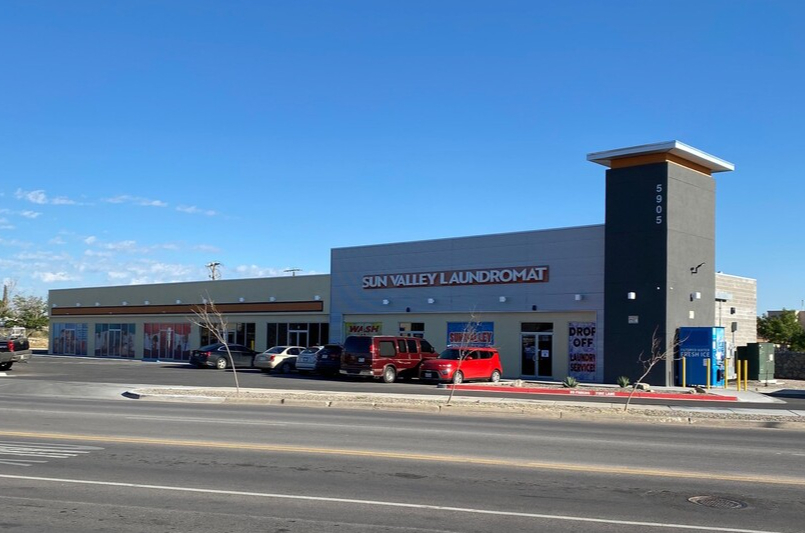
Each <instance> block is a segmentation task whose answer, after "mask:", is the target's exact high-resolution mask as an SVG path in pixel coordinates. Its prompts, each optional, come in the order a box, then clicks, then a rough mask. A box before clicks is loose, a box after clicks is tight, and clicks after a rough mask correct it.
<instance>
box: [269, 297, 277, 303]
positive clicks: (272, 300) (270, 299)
mask: <svg viewBox="0 0 805 533" xmlns="http://www.w3.org/2000/svg"><path fill="white" fill-rule="evenodd" d="M268 301H269V302H276V301H277V299H276V298H275V297H274V296H269V297H268Z"/></svg>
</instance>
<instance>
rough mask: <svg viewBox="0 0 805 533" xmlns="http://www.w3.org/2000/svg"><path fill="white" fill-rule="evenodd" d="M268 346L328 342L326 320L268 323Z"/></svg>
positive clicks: (316, 344)
mask: <svg viewBox="0 0 805 533" xmlns="http://www.w3.org/2000/svg"><path fill="white" fill-rule="evenodd" d="M266 333H267V344H268V348H271V347H273V346H321V345H323V344H327V343H328V342H330V324H328V323H327V322H309V323H308V322H292V323H290V324H288V323H282V322H280V323H270V324H267V326H266Z"/></svg>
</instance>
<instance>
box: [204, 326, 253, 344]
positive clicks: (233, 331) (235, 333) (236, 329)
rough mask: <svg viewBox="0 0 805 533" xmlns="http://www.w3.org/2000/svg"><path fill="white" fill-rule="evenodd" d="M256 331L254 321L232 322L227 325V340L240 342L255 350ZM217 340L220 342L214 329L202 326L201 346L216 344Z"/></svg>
mask: <svg viewBox="0 0 805 533" xmlns="http://www.w3.org/2000/svg"><path fill="white" fill-rule="evenodd" d="M254 332H255V324H254V322H231V323H229V324H227V325H226V332H225V334H226V342H228V343H229V344H240V345H242V346H247V347H249V348H251V349H252V350H255V349H256V348H255V347H254ZM216 342H219V341H218V336H217V335H215V333H214V332H213V331H211V330H210V329H208V328H201V346H206V345H208V344H215V343H216Z"/></svg>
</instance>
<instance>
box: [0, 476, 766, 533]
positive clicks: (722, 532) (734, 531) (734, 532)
mask: <svg viewBox="0 0 805 533" xmlns="http://www.w3.org/2000/svg"><path fill="white" fill-rule="evenodd" d="M0 478H3V479H17V480H22V481H43V482H52V483H74V484H78V485H97V486H102V487H124V488H133V489H148V490H165V491H173V492H190V493H201V494H215V495H226V496H251V497H256V498H272V499H281V500H302V501H314V502H326V503H345V504H353V505H370V506H375V507H396V508H400V507H401V508H406V509H418V510H425V511H441V512H445V511H446V512H455V513H469V514H478V515H492V516H505V517H514V518H538V519H544V520H563V521H567V522H585V523H595V524H610V525H619V526H639V527H644V528H649V527H652V528H663V529H688V530H693V531H710V532H719V533H780V532H776V531H770V530H760V529H740V528H732V527H717V526H709V525H708V526H699V525H694V524H667V523H661V522H640V521H634V520H614V519H607V518H590V517H584V516H572V515H552V514H542V513H521V512H516V511H495V510H492V509H474V508H471V507H450V506H444V505H427V504H420V503H405V502H389V501H377V500H359V499H354V498H331V497H326V496H301V495H298V494H280V493H271V492H249V491H239V490H222V489H201V488H195V487H176V486H167V485H144V484H141V483H121V482H115V481H95V480H89V479H63V478H51V477H38V476H14V475H7V474H0Z"/></svg>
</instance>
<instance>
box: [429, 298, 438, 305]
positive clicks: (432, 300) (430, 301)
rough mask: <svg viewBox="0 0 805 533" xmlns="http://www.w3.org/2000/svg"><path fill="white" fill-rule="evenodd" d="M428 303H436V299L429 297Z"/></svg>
mask: <svg viewBox="0 0 805 533" xmlns="http://www.w3.org/2000/svg"><path fill="white" fill-rule="evenodd" d="M428 303H429V304H432V303H436V300H434V299H433V298H428Z"/></svg>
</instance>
